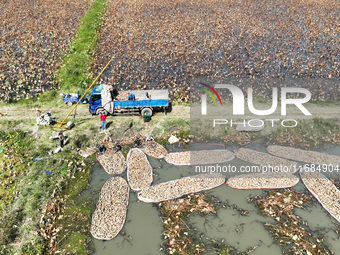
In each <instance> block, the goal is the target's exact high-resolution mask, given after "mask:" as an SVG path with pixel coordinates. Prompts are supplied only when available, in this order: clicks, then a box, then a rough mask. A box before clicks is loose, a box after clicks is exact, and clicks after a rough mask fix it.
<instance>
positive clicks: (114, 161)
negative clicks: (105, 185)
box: [97, 149, 126, 174]
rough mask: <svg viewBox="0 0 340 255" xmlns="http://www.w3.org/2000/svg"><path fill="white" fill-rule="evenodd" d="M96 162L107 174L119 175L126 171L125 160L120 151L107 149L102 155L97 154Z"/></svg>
mask: <svg viewBox="0 0 340 255" xmlns="http://www.w3.org/2000/svg"><path fill="white" fill-rule="evenodd" d="M97 160H98V161H99V163H100V164H101V166H102V167H103V168H104V170H105V171H106V172H107V173H108V174H121V173H123V172H124V171H125V169H126V160H125V157H124V155H123V153H122V152H121V151H117V152H115V151H114V150H113V149H107V150H106V151H105V153H104V154H100V153H98V154H97Z"/></svg>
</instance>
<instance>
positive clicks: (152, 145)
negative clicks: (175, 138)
mask: <svg viewBox="0 0 340 255" xmlns="http://www.w3.org/2000/svg"><path fill="white" fill-rule="evenodd" d="M139 148H140V149H141V150H142V151H143V152H144V153H145V154H146V155H149V156H150V157H154V158H164V157H165V156H166V155H167V154H168V151H167V150H166V149H165V148H164V147H163V146H162V145H160V144H159V143H157V142H155V141H149V142H145V143H143V144H142V145H141V146H140V147H139Z"/></svg>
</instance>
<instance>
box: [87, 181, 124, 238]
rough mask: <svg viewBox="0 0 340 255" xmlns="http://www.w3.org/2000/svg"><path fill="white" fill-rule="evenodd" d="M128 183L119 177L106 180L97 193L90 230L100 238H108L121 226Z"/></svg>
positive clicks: (112, 236)
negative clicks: (98, 193) (97, 197)
mask: <svg viewBox="0 0 340 255" xmlns="http://www.w3.org/2000/svg"><path fill="white" fill-rule="evenodd" d="M129 191H130V189H129V185H128V184H127V182H126V181H125V179H123V178H121V177H113V178H112V179H110V180H108V181H107V182H106V183H105V184H104V186H103V188H102V190H101V192H100V195H99V201H98V203H97V208H96V210H95V212H94V213H93V216H92V222H91V229H90V232H91V234H92V236H93V237H94V238H96V239H100V240H110V239H112V238H114V237H116V236H117V235H118V233H119V232H120V230H121V229H122V228H123V226H124V223H125V218H126V211H127V206H128V204H129Z"/></svg>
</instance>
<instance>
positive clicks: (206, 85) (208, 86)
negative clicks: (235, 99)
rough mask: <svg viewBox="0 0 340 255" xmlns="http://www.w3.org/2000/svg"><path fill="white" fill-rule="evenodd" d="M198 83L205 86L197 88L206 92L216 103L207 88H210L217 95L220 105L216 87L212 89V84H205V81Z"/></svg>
mask: <svg viewBox="0 0 340 255" xmlns="http://www.w3.org/2000/svg"><path fill="white" fill-rule="evenodd" d="M199 84H201V85H203V86H205V87H206V88H198V89H200V90H202V91H204V92H205V93H207V94H208V95H209V96H210V97H211V98H212V100H213V101H214V104H215V105H217V102H216V99H215V97H214V96H213V94H212V93H211V92H210V91H209V90H208V89H210V90H211V91H212V92H213V93H214V94H215V95H216V96H217V98H218V100H219V101H220V104H221V105H222V100H221V97H220V96H219V94H218V93H217V91H216V89H214V88H213V87H212V86H210V85H208V84H205V83H202V82H200V83H199Z"/></svg>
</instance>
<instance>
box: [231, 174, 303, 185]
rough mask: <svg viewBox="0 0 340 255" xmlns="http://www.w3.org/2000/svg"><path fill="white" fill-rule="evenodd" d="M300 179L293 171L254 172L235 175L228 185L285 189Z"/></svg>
mask: <svg viewBox="0 0 340 255" xmlns="http://www.w3.org/2000/svg"><path fill="white" fill-rule="evenodd" d="M299 180H300V179H299V178H298V177H296V176H295V175H293V174H291V173H280V172H277V173H252V174H241V175H236V176H233V177H231V178H229V179H228V180H227V185H228V186H230V187H232V188H235V189H283V188H290V187H292V186H295V185H296V184H298V182H299Z"/></svg>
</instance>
